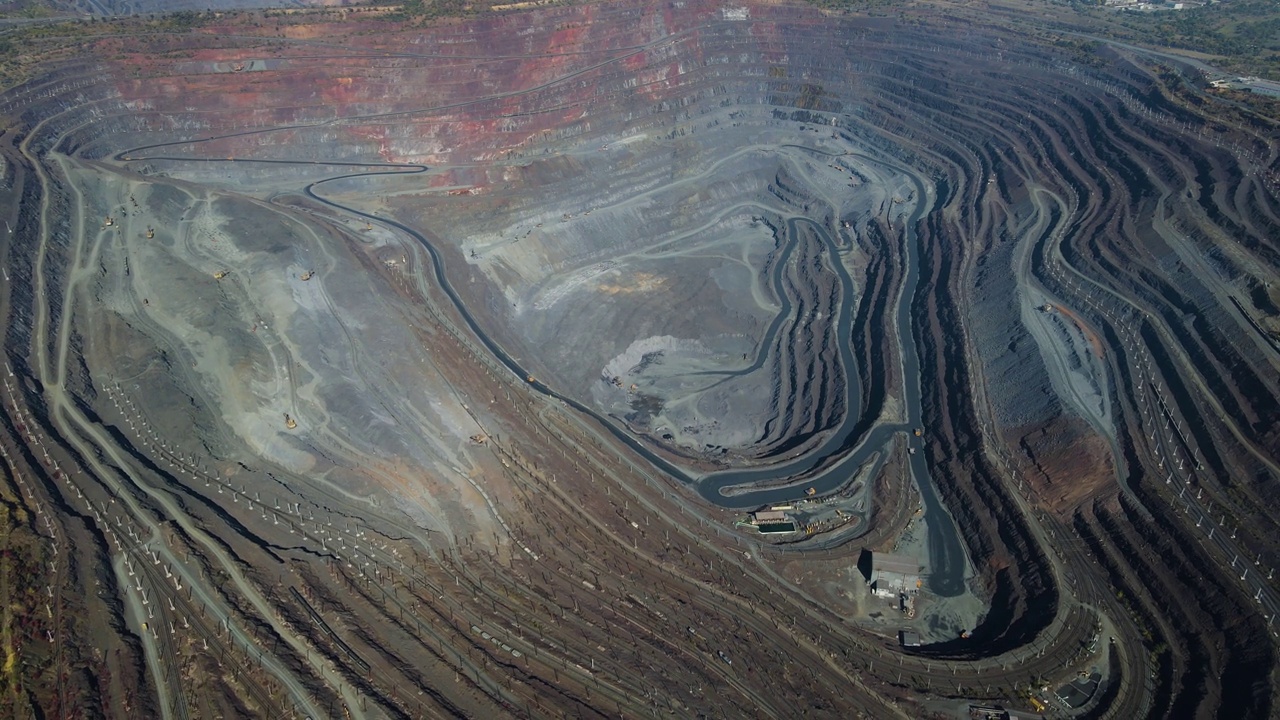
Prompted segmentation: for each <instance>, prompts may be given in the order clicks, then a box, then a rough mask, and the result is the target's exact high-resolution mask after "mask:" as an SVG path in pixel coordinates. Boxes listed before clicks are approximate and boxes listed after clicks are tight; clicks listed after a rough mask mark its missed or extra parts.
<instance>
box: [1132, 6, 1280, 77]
mask: <svg viewBox="0 0 1280 720" xmlns="http://www.w3.org/2000/svg"><path fill="white" fill-rule="evenodd" d="M1123 24H1124V25H1126V26H1128V27H1131V28H1133V29H1134V30H1137V31H1139V37H1141V36H1145V37H1146V38H1147V42H1148V43H1153V44H1159V45H1164V46H1167V47H1173V48H1182V49H1186V50H1195V51H1197V52H1203V53H1209V54H1212V55H1219V56H1221V57H1223V58H1224V59H1226V61H1227V62H1226V63H1223V64H1224V65H1226V67H1224V69H1229V70H1233V71H1237V72H1242V73H1249V74H1257V75H1268V76H1271V77H1273V78H1280V4H1277V3H1275V2H1273V1H1272V0H1236V1H1235V2H1229V3H1216V4H1213V5H1205V6H1204V7H1199V8H1191V9H1188V10H1178V11H1169V12H1159V13H1142V14H1140V13H1133V14H1129V16H1128V17H1126V18H1124V23H1123Z"/></svg>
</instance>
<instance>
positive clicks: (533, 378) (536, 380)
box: [525, 375, 538, 383]
mask: <svg viewBox="0 0 1280 720" xmlns="http://www.w3.org/2000/svg"><path fill="white" fill-rule="evenodd" d="M525 380H527V381H529V382H531V383H535V382H538V379H537V378H535V377H534V376H532V375H529V376H526V377H525Z"/></svg>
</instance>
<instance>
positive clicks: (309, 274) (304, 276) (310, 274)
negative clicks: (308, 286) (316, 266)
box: [302, 270, 316, 282]
mask: <svg viewBox="0 0 1280 720" xmlns="http://www.w3.org/2000/svg"><path fill="white" fill-rule="evenodd" d="M315 274H316V271H315V270H308V271H306V272H304V273H302V282H306V281H308V280H310V279H311V278H312V277H314V276H315Z"/></svg>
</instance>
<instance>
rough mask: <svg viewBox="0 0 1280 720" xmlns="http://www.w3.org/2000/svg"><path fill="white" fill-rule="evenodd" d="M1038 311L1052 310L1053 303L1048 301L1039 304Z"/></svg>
mask: <svg viewBox="0 0 1280 720" xmlns="http://www.w3.org/2000/svg"><path fill="white" fill-rule="evenodd" d="M1040 311H1041V312H1053V305H1051V304H1049V303H1045V304H1044V305H1041V306H1040Z"/></svg>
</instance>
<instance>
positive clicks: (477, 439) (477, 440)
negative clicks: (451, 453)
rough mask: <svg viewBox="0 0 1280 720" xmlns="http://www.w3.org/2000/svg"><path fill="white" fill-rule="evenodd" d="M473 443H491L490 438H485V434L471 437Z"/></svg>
mask: <svg viewBox="0 0 1280 720" xmlns="http://www.w3.org/2000/svg"><path fill="white" fill-rule="evenodd" d="M471 442H472V443H475V444H476V445H483V444H485V443H486V442H489V438H487V437H485V436H484V433H476V434H475V435H472V436H471Z"/></svg>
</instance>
